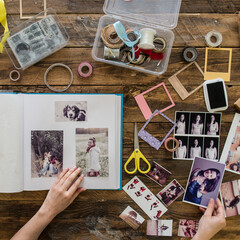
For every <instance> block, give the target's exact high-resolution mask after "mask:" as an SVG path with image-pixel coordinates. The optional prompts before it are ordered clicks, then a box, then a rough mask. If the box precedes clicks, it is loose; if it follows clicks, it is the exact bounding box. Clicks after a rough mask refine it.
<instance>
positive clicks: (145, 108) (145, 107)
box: [135, 82, 175, 120]
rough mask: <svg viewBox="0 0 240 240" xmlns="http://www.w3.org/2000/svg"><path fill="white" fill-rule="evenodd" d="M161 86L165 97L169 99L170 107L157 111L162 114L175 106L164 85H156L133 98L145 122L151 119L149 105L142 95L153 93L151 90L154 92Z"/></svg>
mask: <svg viewBox="0 0 240 240" xmlns="http://www.w3.org/2000/svg"><path fill="white" fill-rule="evenodd" d="M161 86H163V88H164V90H165V92H166V93H167V95H168V97H169V100H170V102H171V105H169V106H168V107H165V108H163V109H162V110H159V111H160V112H164V111H166V110H168V109H170V108H172V107H174V106H175V103H174V102H173V99H172V97H171V95H170V93H169V92H168V90H167V87H166V85H165V83H164V82H162V83H160V84H158V85H157V86H155V87H153V88H150V89H148V90H147V91H145V92H143V93H141V94H139V95H137V96H135V100H136V102H137V104H138V106H139V108H140V110H141V112H142V114H143V116H144V117H145V119H146V120H148V119H149V118H150V117H151V115H152V111H151V109H150V108H149V105H148V103H147V101H146V99H145V98H144V95H145V94H147V93H149V92H151V91H153V90H155V89H156V88H159V87H161Z"/></svg>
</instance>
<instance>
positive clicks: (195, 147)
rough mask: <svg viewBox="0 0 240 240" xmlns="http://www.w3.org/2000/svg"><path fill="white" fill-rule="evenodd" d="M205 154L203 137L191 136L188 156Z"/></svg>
mask: <svg viewBox="0 0 240 240" xmlns="http://www.w3.org/2000/svg"><path fill="white" fill-rule="evenodd" d="M202 154H203V137H195V136H194V137H189V149H188V156H189V158H191V159H194V158H195V157H202Z"/></svg>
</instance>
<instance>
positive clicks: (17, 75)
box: [9, 70, 21, 82]
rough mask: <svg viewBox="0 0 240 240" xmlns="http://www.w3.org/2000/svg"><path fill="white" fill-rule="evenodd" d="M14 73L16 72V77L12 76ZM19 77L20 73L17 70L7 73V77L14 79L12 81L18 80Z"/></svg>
mask: <svg viewBox="0 0 240 240" xmlns="http://www.w3.org/2000/svg"><path fill="white" fill-rule="evenodd" d="M15 74H16V77H14V75H15ZM20 77H21V74H20V72H19V71H17V70H12V71H11V72H10V73H9V78H10V79H11V80H12V81H14V82H16V81H18V80H19V79H20Z"/></svg>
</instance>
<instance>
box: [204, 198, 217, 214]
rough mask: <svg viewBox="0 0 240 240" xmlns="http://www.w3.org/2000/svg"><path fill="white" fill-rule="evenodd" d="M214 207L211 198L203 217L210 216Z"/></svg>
mask: <svg viewBox="0 0 240 240" xmlns="http://www.w3.org/2000/svg"><path fill="white" fill-rule="evenodd" d="M214 207H215V202H214V199H213V198H211V199H210V200H209V202H208V207H207V209H206V211H205V213H204V215H205V216H212V214H213V211H214Z"/></svg>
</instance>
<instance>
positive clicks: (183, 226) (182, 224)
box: [178, 219, 199, 237]
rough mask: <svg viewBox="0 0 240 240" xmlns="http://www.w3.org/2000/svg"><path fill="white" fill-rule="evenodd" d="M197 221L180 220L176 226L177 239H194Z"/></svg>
mask: <svg viewBox="0 0 240 240" xmlns="http://www.w3.org/2000/svg"><path fill="white" fill-rule="evenodd" d="M198 224H199V221H197V220H187V219H180V221H179V226H178V236H179V237H194V235H195V234H196V233H197V230H198Z"/></svg>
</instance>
